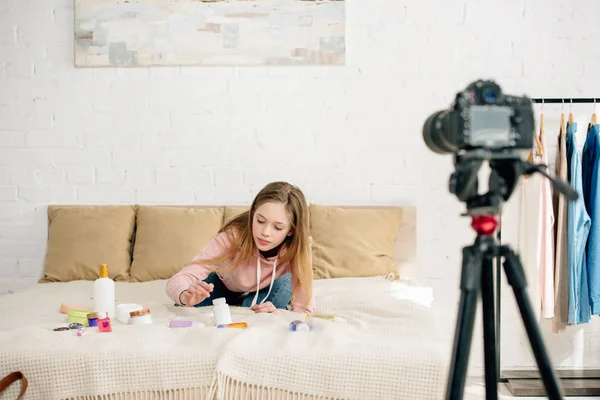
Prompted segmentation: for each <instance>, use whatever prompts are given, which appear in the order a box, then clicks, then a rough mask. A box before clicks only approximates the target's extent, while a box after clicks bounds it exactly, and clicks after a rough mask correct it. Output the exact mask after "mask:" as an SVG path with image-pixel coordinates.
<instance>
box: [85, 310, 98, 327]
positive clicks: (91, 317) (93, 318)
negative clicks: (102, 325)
mask: <svg viewBox="0 0 600 400" xmlns="http://www.w3.org/2000/svg"><path fill="white" fill-rule="evenodd" d="M87 319H88V325H89V326H90V327H94V326H98V313H97V312H91V313H89V314H88V315H87Z"/></svg>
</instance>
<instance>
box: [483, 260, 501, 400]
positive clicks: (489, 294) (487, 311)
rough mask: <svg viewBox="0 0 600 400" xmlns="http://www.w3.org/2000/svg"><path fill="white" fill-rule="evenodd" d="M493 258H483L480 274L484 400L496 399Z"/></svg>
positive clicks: (496, 368)
mask: <svg viewBox="0 0 600 400" xmlns="http://www.w3.org/2000/svg"><path fill="white" fill-rule="evenodd" d="M493 260H494V258H493V257H492V256H491V255H486V256H484V258H483V270H482V272H481V300H482V306H483V348H484V358H485V394H486V397H485V398H486V400H496V399H498V367H497V365H496V331H495V320H494V319H495V312H494V311H495V310H494V308H495V307H494V270H493V269H492V268H493V266H494V265H493Z"/></svg>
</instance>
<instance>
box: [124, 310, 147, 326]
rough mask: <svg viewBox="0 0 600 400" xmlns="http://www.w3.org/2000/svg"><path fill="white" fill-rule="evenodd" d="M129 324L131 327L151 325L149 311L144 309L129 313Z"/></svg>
mask: <svg viewBox="0 0 600 400" xmlns="http://www.w3.org/2000/svg"><path fill="white" fill-rule="evenodd" d="M129 323H130V324H131V325H148V324H151V323H152V315H150V309H148V308H144V309H141V310H137V311H132V312H130V313H129Z"/></svg>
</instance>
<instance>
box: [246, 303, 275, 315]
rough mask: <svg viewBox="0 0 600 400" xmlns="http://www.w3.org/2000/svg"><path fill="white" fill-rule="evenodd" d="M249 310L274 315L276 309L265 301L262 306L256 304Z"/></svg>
mask: <svg viewBox="0 0 600 400" xmlns="http://www.w3.org/2000/svg"><path fill="white" fill-rule="evenodd" d="M250 309H251V310H252V311H254V312H256V313H274V312H276V311H277V308H275V306H274V305H273V303H271V302H270V301H265V302H264V303H262V304H256V305H253V306H252V307H250Z"/></svg>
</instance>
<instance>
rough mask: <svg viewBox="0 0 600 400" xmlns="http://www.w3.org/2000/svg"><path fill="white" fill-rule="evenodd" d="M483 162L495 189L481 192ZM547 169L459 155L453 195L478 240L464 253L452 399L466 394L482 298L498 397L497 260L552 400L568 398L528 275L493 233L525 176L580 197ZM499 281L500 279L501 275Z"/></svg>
mask: <svg viewBox="0 0 600 400" xmlns="http://www.w3.org/2000/svg"><path fill="white" fill-rule="evenodd" d="M484 160H488V161H489V163H490V167H491V170H492V173H491V175H490V185H489V186H490V191H489V192H488V193H486V194H484V195H479V194H477V177H476V176H477V171H478V170H479V168H480V166H481V164H482V163H483V161H484ZM543 167H544V166H540V165H534V164H530V163H527V162H524V161H522V160H521V159H520V158H519V157H517V156H513V155H507V154H490V153H488V152H485V151H483V152H482V151H479V150H478V151H473V152H470V153H466V154H464V155H461V156H460V157H459V156H457V158H456V172H455V173H454V174H452V176H451V179H450V185H449V187H450V192H452V193H454V194H456V195H457V197H458V198H459V199H460V200H463V201H465V202H466V203H467V213H466V214H465V215H469V216H471V217H472V223H471V226H472V228H473V229H474V230H475V231H476V232H477V237H476V239H475V241H474V243H473V244H472V245H471V246H466V247H464V248H463V249H462V253H463V260H462V272H461V274H462V275H461V282H460V289H461V296H460V303H459V309H458V318H457V323H456V331H455V336H454V346H453V351H452V360H451V366H450V371H449V379H448V386H447V392H446V399H447V400H457V399H462V397H463V394H464V387H465V380H466V374H467V365H468V360H469V350H470V347H471V341H472V338H473V326H474V322H475V314H476V308H477V303H478V299H479V295H480V294H481V299H482V309H483V310H482V311H483V344H484V365H485V387H486V399H487V400H490V399H493V400H497V399H498V370H497V363H496V357H497V349H496V340H495V335H496V333H495V309H494V286H493V282H494V274H493V261H494V258H495V257H503V258H504V263H503V266H504V272H505V274H506V278H507V281H508V283H509V284H510V285H511V287H512V289H513V292H514V295H515V299H516V301H517V305H518V307H519V311H520V314H521V319H522V320H523V323H524V325H525V330H526V331H527V336H528V338H529V343H530V345H531V348H532V350H533V353H534V356H535V359H536V363H537V366H538V369H539V371H540V374H541V377H542V380H543V383H544V387H545V389H546V394H547V395H548V398H549V399H550V400H562V399H563V394H562V391H561V388H560V387H559V385H558V381H557V379H556V376H555V374H554V371H553V369H552V366H551V364H550V360H549V357H548V354H547V352H546V349H545V347H544V344H543V341H542V336H541V333H540V331H539V328H538V326H537V324H536V321H535V314H534V312H533V309H532V307H531V303H530V302H529V299H528V297H527V293H526V291H525V290H526V287H527V282H526V279H525V271H524V269H523V265H522V264H521V261H520V258H519V256H518V255H517V254H516V253H515V252H514V251H513V250H512V249H511V248H510V246H506V245H503V246H499V245H498V244H497V242H496V240H495V237H494V232H495V231H496V229H497V227H498V220H497V217H496V216H497V215H499V213H500V205H501V203H502V201H506V200H508V198H509V197H510V195H511V193H512V191H513V190H514V187H515V185H516V182H517V180H518V178H519V176H520V175H522V174H532V173H534V172H539V173H541V174H543V175H544V176H546V177H547V178H548V179H550V181H551V182H552V184H553V185H554V186H555V187H556V188H557V189H558V190H559V191H561V192H563V193H564V194H565V196H566V197H567V198H569V199H576V198H577V193H576V192H575V191H574V190H573V189H571V188H570V187H569V186H568V185H567V184H565V183H564V182H562V181H558V180H555V179H554V178H552V177H550V176H549V175H547V173H546V172H545V171H543V170H542V168H543ZM498 279H500V277H498Z"/></svg>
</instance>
